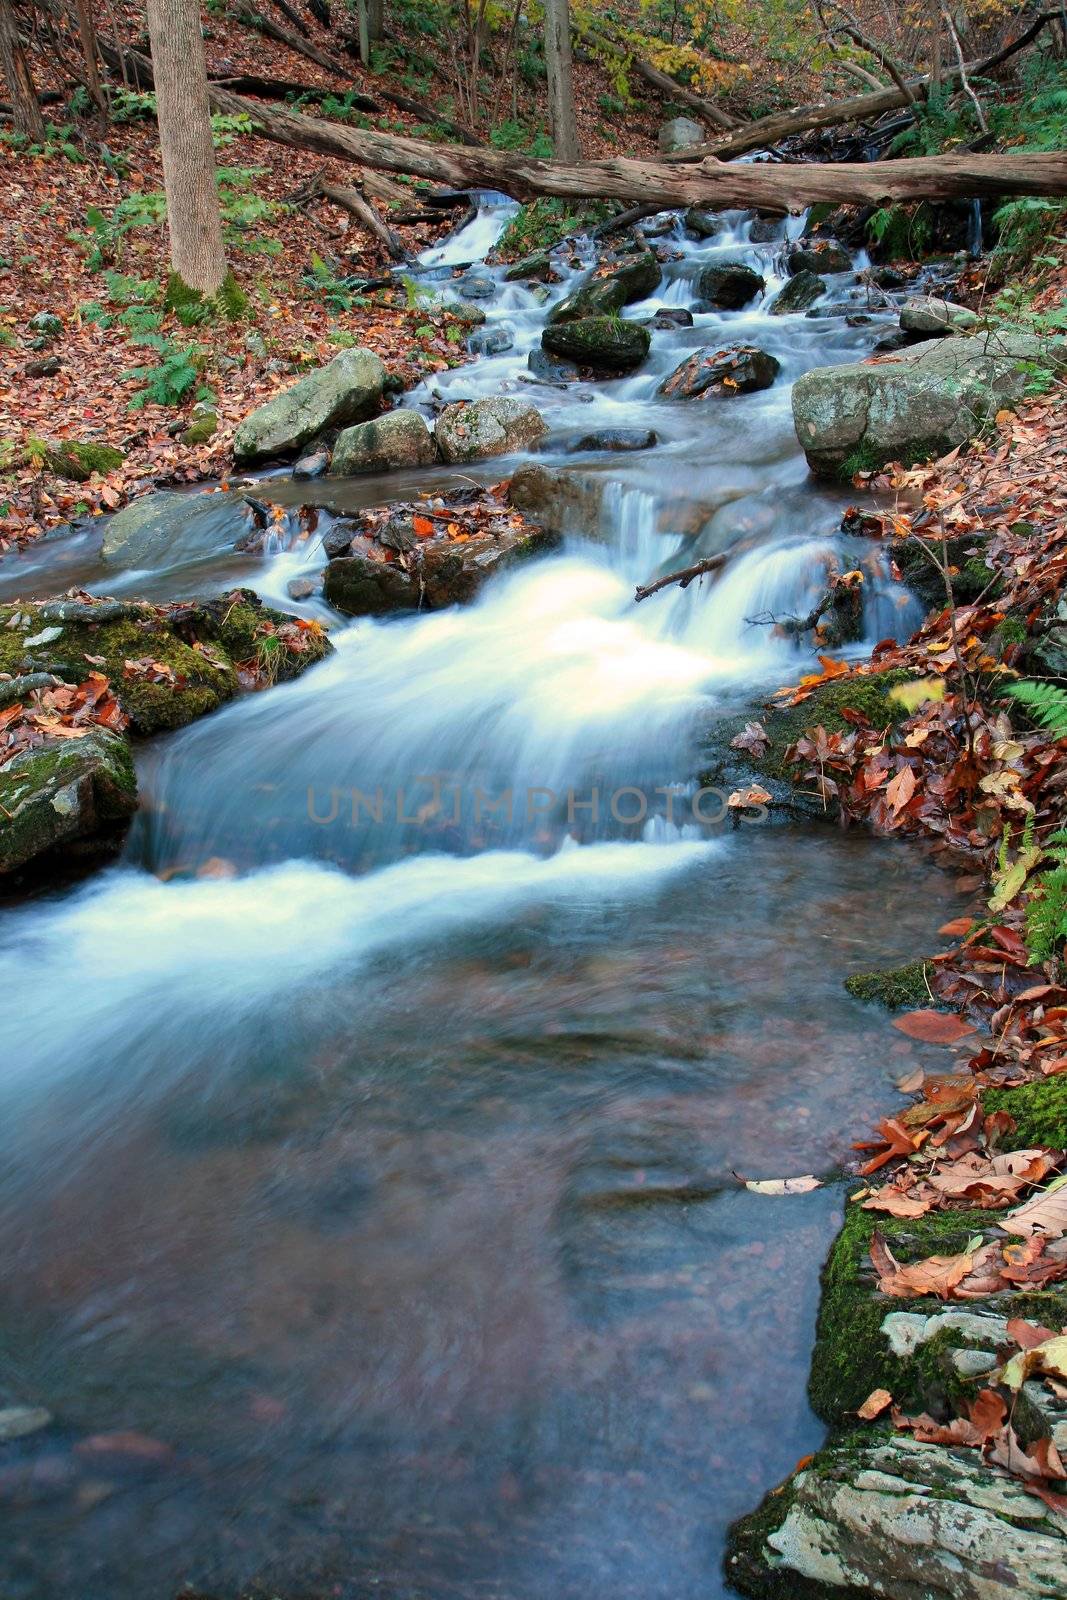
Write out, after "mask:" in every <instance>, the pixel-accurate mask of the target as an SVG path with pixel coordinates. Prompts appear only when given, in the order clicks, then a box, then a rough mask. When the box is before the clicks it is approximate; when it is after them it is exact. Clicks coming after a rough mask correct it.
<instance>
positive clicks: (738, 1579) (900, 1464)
mask: <svg viewBox="0 0 1067 1600" xmlns="http://www.w3.org/2000/svg"><path fill="white" fill-rule="evenodd" d="M725 1571H726V1576H727V1579H728V1581H729V1583H730V1584H731V1585H732V1586H733V1587H735V1588H737V1589H740V1591H741V1592H742V1593H743V1594H747V1595H752V1596H758V1597H760V1600H762V1597H764V1596H766V1597H767V1600H771V1597H773V1596H781V1595H783V1594H789V1593H793V1594H800V1593H803V1594H812V1595H815V1594H818V1595H828V1594H832V1593H834V1592H835V1591H838V1590H840V1591H841V1592H842V1593H843V1594H845V1593H847V1594H875V1595H882V1596H887V1597H891V1600H1007V1597H1008V1596H1010V1597H1011V1600H1047V1597H1049V1596H1051V1595H1059V1594H1063V1593H1064V1572H1065V1571H1067V1518H1065V1517H1064V1516H1063V1514H1062V1513H1057V1512H1056V1511H1054V1510H1052V1509H1051V1508H1050V1507H1048V1506H1046V1505H1044V1504H1043V1503H1042V1502H1041V1501H1040V1500H1038V1499H1036V1498H1035V1497H1034V1496H1033V1495H1031V1494H1028V1493H1027V1491H1026V1489H1025V1488H1024V1487H1023V1485H1022V1484H1021V1483H1020V1482H1019V1480H1018V1478H1014V1477H1011V1476H1010V1475H1009V1474H1008V1473H1006V1472H1004V1471H1003V1470H1001V1469H1000V1468H999V1467H996V1466H993V1465H992V1464H990V1463H988V1462H986V1461H984V1460H983V1459H982V1457H981V1456H980V1455H979V1453H978V1452H977V1451H973V1450H952V1449H946V1448H945V1447H944V1446H942V1445H936V1444H922V1443H920V1442H919V1441H917V1440H916V1439H913V1438H911V1437H908V1436H907V1435H898V1436H895V1437H893V1436H886V1435H880V1434H878V1433H867V1434H864V1433H856V1434H852V1435H850V1436H847V1437H844V1438H840V1437H839V1438H838V1439H836V1440H835V1441H834V1442H833V1443H832V1444H830V1445H829V1446H827V1448H826V1449H824V1450H821V1451H819V1453H818V1455H816V1456H815V1458H814V1460H813V1461H812V1462H811V1464H810V1466H807V1467H805V1468H804V1470H802V1471H799V1472H795V1473H794V1474H793V1476H792V1477H791V1478H789V1479H788V1480H787V1482H786V1484H785V1485H784V1486H783V1487H782V1488H780V1489H776V1490H774V1491H772V1493H771V1494H770V1495H769V1496H768V1497H767V1499H766V1500H765V1501H764V1503H763V1506H762V1507H761V1508H760V1510H759V1511H757V1512H755V1513H754V1514H753V1515H752V1516H751V1517H746V1518H744V1519H743V1520H742V1521H741V1522H739V1523H735V1525H734V1527H733V1529H732V1530H731V1535H730V1545H729V1548H728V1552H727V1558H726V1567H725Z"/></svg>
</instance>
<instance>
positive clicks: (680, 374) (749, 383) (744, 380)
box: [656, 344, 781, 400]
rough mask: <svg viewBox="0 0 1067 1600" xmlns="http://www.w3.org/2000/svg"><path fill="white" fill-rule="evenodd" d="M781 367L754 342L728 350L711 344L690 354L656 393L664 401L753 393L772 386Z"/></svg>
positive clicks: (729, 346)
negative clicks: (711, 395)
mask: <svg viewBox="0 0 1067 1600" xmlns="http://www.w3.org/2000/svg"><path fill="white" fill-rule="evenodd" d="M780 370H781V366H780V363H779V362H778V361H776V360H775V358H774V357H773V356H769V355H767V353H766V351H764V350H757V349H756V347H755V345H751V344H734V345H728V346H727V347H726V348H725V349H723V348H721V347H720V346H716V345H708V346H707V348H706V349H704V350H697V351H696V352H695V354H693V355H691V356H687V357H686V359H685V360H684V361H683V362H682V364H681V366H680V367H676V368H675V370H674V371H673V372H672V373H671V375H670V377H669V378H665V379H664V381H663V382H662V383H661V384H660V386H659V388H658V389H657V391H656V393H657V394H661V395H662V396H663V397H664V399H665V400H695V399H696V398H697V397H698V396H700V395H704V394H709V393H710V394H716V395H723V396H730V395H738V394H751V393H753V392H754V391H755V390H757V389H769V388H770V387H771V385H772V383H773V382H774V380H775V378H776V377H777V376H778V373H779V371H780Z"/></svg>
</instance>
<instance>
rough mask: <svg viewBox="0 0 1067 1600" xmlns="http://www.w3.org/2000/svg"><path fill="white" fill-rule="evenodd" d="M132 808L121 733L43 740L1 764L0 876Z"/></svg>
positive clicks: (89, 841)
mask: <svg viewBox="0 0 1067 1600" xmlns="http://www.w3.org/2000/svg"><path fill="white" fill-rule="evenodd" d="M136 809H137V779H136V776H135V774H134V770H133V760H132V757H131V755H130V747H129V744H128V742H127V741H126V739H124V738H123V737H122V735H121V734H115V733H109V732H107V731H106V730H105V729H103V728H91V729H90V730H89V732H88V733H86V734H85V735H84V736H83V737H82V738H80V739H46V740H45V742H44V743H43V744H42V745H40V746H38V747H37V749H35V750H27V751H24V752H23V754H22V755H18V756H15V758H14V759H13V760H11V761H8V762H7V763H6V765H4V766H0V873H7V872H12V871H14V870H15V869H16V868H17V867H22V866H25V865H26V863H27V862H30V861H35V860H37V859H38V858H40V857H42V856H47V855H49V854H50V853H51V852H52V851H54V850H55V849H56V848H57V846H60V845H64V846H66V845H72V844H75V843H78V844H81V845H84V846H85V848H86V850H87V852H88V851H92V852H94V853H108V852H110V851H113V850H115V849H117V848H118V845H119V844H120V843H121V840H122V835H123V833H124V832H125V828H126V825H127V824H128V822H129V819H130V818H131V817H132V816H133V813H134V812H135V811H136ZM24 1431H26V1430H24ZM9 1437H10V1435H9Z"/></svg>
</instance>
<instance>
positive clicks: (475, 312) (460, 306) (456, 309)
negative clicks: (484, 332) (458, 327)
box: [448, 300, 485, 328]
mask: <svg viewBox="0 0 1067 1600" xmlns="http://www.w3.org/2000/svg"><path fill="white" fill-rule="evenodd" d="M448 314H449V316H450V317H452V318H453V320H454V321H456V322H462V323H463V325H464V327H466V328H480V327H481V325H482V323H483V322H484V321H485V312H484V311H483V310H482V308H481V306H472V305H471V304H470V302H469V301H467V300H451V301H449V305H448Z"/></svg>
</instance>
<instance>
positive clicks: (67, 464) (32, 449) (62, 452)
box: [25, 439, 126, 483]
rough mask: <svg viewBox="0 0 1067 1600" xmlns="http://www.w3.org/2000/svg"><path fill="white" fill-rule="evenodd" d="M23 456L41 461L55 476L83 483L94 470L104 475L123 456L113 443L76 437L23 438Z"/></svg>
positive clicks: (118, 465)
mask: <svg viewBox="0 0 1067 1600" xmlns="http://www.w3.org/2000/svg"><path fill="white" fill-rule="evenodd" d="M25 455H26V457H27V458H29V459H31V460H33V459H38V460H41V461H43V463H44V465H45V466H46V467H47V468H48V470H49V472H53V473H55V475H56V477H57V478H69V479H70V480H71V481H72V482H73V483H86V482H88V480H89V479H90V478H91V477H92V476H93V474H94V473H99V474H100V476H101V477H106V475H107V474H108V473H109V472H114V470H115V468H116V467H121V465H122V463H123V462H124V461H125V459H126V457H125V455H124V454H123V453H122V451H121V450H116V449H115V447H114V446H113V445H109V444H99V443H97V442H95V441H88V442H81V441H79V440H77V439H27V441H26V448H25Z"/></svg>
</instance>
